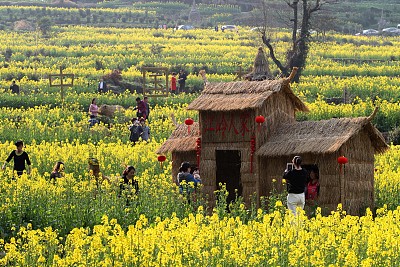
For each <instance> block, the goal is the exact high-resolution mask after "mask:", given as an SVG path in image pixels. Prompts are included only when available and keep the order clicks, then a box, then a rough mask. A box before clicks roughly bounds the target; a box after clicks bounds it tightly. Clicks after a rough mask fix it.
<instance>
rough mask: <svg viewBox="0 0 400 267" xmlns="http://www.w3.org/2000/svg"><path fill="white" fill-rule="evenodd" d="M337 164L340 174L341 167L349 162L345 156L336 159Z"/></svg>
mask: <svg viewBox="0 0 400 267" xmlns="http://www.w3.org/2000/svg"><path fill="white" fill-rule="evenodd" d="M337 162H338V163H339V164H340V172H342V166H343V165H344V164H346V163H347V162H349V160H348V159H347V158H346V157H345V156H340V157H338V159H337Z"/></svg>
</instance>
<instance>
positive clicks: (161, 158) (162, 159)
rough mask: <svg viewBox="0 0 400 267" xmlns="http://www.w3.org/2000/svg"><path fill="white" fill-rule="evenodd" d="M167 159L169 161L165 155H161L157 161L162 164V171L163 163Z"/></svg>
mask: <svg viewBox="0 0 400 267" xmlns="http://www.w3.org/2000/svg"><path fill="white" fill-rule="evenodd" d="M166 159H167V157H166V156H164V155H159V156H158V157H157V160H158V161H159V162H160V167H161V169H162V168H163V162H164V161H165V160H166Z"/></svg>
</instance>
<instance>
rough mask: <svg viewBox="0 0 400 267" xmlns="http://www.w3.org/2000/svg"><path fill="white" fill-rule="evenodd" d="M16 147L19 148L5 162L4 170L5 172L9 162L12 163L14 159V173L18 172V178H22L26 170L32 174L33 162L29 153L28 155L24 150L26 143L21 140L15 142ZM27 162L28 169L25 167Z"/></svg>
mask: <svg viewBox="0 0 400 267" xmlns="http://www.w3.org/2000/svg"><path fill="white" fill-rule="evenodd" d="M15 146H16V147H17V149H16V150H13V151H12V152H11V153H10V155H9V156H8V158H7V159H6V161H5V162H4V164H3V166H2V169H3V170H4V169H5V168H6V165H7V163H8V162H10V161H11V159H14V171H16V172H17V174H18V176H21V175H22V173H23V172H24V170H26V172H27V173H28V174H30V172H31V161H30V160H29V156H28V153H26V152H25V151H24V150H23V148H24V142H22V141H21V140H18V141H17V142H15ZM25 161H26V164H27V165H28V167H27V168H26V167H25Z"/></svg>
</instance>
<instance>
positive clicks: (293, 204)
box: [287, 193, 306, 216]
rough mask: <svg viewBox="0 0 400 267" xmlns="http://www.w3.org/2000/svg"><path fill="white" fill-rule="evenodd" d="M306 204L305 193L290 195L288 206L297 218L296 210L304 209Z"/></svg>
mask: <svg viewBox="0 0 400 267" xmlns="http://www.w3.org/2000/svg"><path fill="white" fill-rule="evenodd" d="M305 203H306V197H305V195H304V193H300V194H294V193H289V194H288V196H287V206H288V209H289V210H290V211H291V212H292V213H293V215H294V216H296V208H297V207H300V208H302V209H304V205H305Z"/></svg>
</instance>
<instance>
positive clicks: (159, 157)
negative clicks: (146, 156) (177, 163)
mask: <svg viewBox="0 0 400 267" xmlns="http://www.w3.org/2000/svg"><path fill="white" fill-rule="evenodd" d="M166 159H167V157H166V156H164V155H159V156H158V157H157V160H158V161H159V162H164V161H165V160H166Z"/></svg>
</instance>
